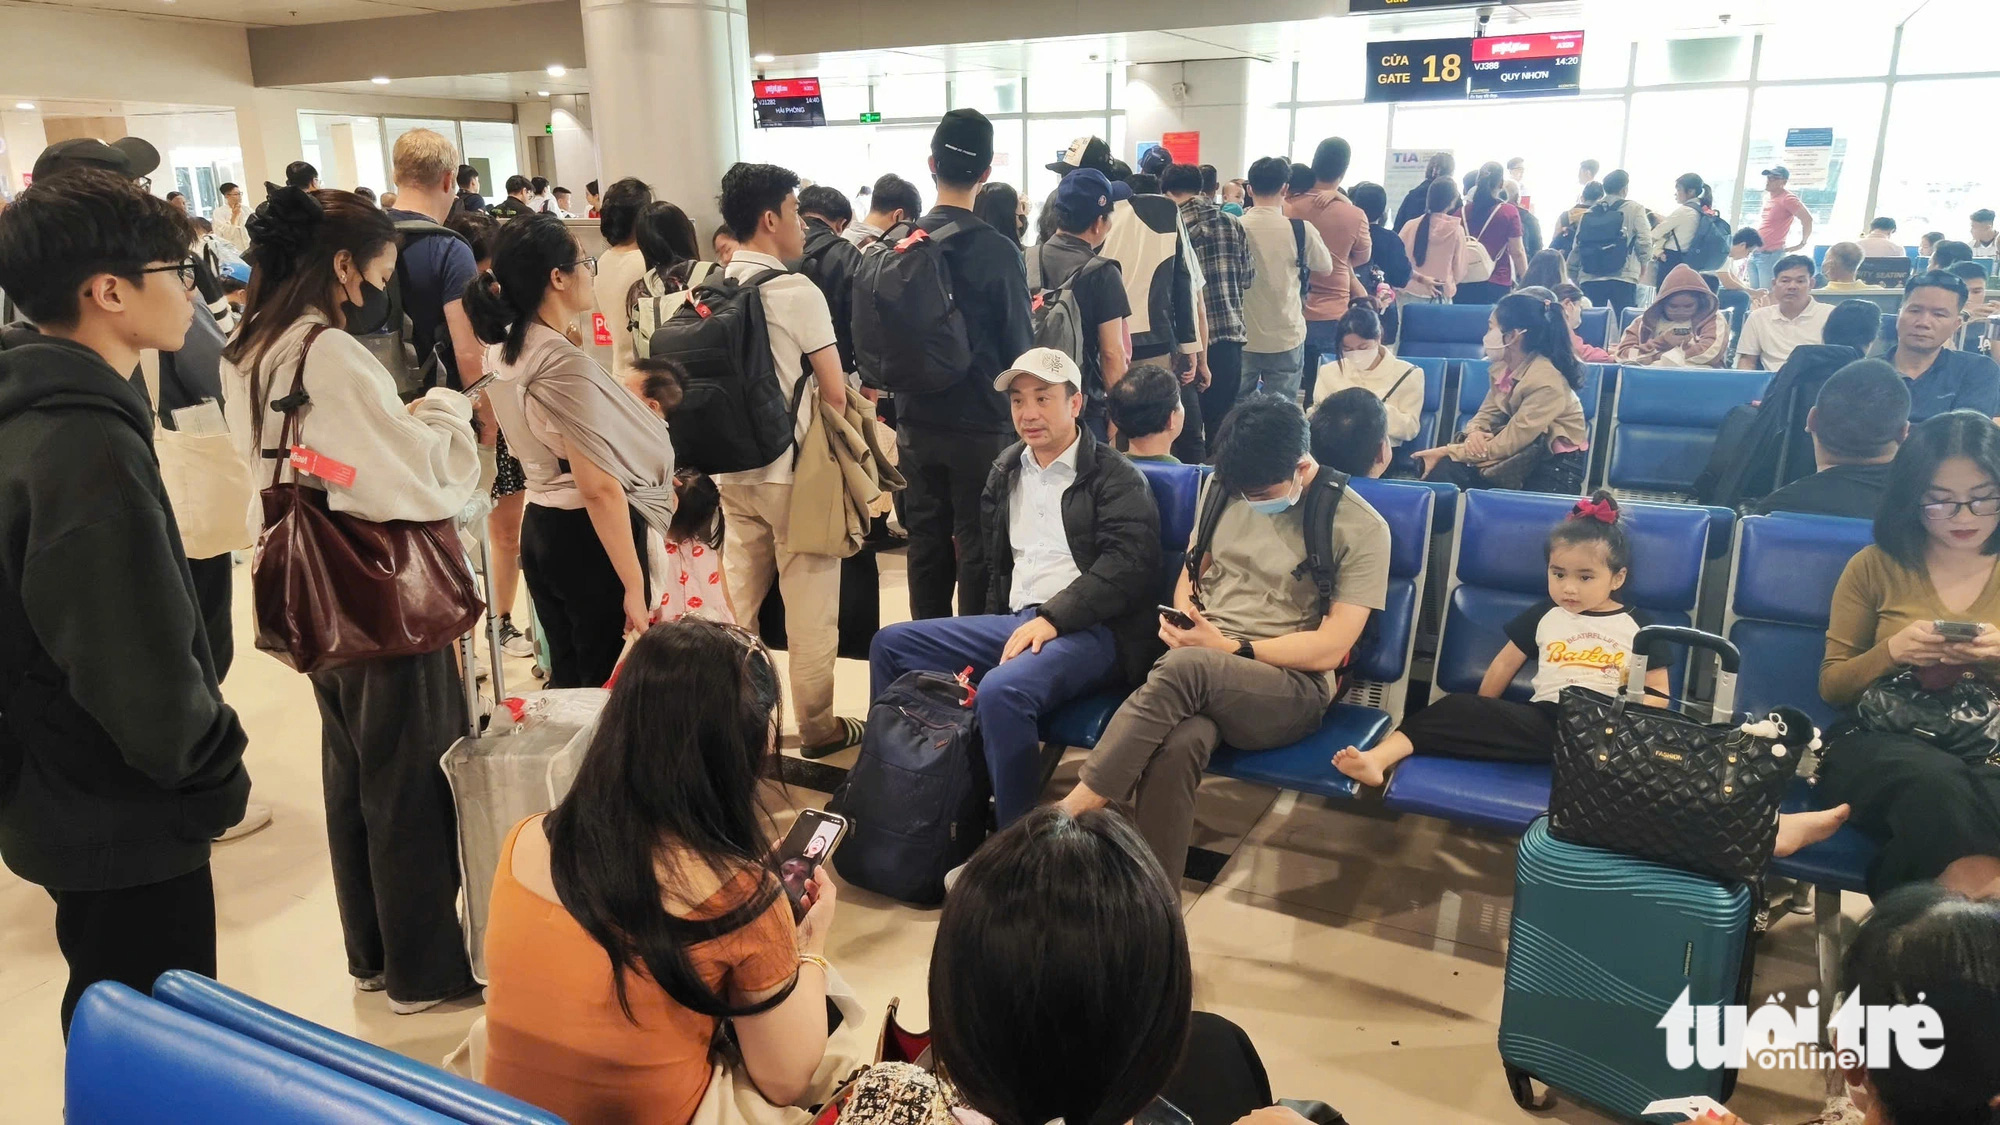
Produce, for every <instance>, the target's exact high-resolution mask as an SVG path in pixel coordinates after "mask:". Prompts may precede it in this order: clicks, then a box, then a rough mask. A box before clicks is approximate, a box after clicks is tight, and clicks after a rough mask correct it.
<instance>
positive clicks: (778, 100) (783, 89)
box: [750, 78, 826, 129]
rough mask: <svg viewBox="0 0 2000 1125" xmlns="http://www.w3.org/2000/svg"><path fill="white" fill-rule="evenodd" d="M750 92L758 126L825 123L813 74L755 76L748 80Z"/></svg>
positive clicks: (823, 110)
mask: <svg viewBox="0 0 2000 1125" xmlns="http://www.w3.org/2000/svg"><path fill="white" fill-rule="evenodd" d="M750 92H751V96H752V98H753V99H754V100H755V102H756V105H757V118H756V122H757V128H759V129H773V128H784V127H791V126H799V127H803V126H808V125H824V124H826V103H825V102H824V101H821V100H820V95H819V79H817V78H769V79H766V78H759V79H756V80H754V81H752V82H751V83H750Z"/></svg>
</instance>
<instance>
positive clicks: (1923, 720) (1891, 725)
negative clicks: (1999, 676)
mask: <svg viewBox="0 0 2000 1125" xmlns="http://www.w3.org/2000/svg"><path fill="white" fill-rule="evenodd" d="M1940 671H1942V672H1943V675H1944V676H1946V677H1949V678H1948V679H1946V680H1945V682H1944V683H1942V684H1939V685H1937V686H1935V687H1933V686H1932V685H1931V682H1930V681H1934V680H1936V679H1938V678H1940V677H1939V675H1938V673H1939V672H1940ZM1854 712H1855V717H1856V718H1858V719H1859V720H1860V721H1861V725H1862V726H1863V727H1864V728H1866V729H1868V730H1873V731H1882V732H1885V733H1888V734H1907V735H1911V736H1913V737H1916V738H1921V739H1923V740H1924V741H1926V742H1928V743H1930V744H1931V745H1932V746H1935V747H1937V748H1938V749H1940V750H1943V751H1946V752H1947V753H1951V754H1955V755H1957V756H1958V757H1961V758H1964V759H1965V760H1966V761H1969V762H1994V763H1996V764H2000V692H1996V691H1994V689H1993V687H1992V685H1990V684H1987V683H1986V682H1985V681H1983V680H1980V679H1978V678H1977V677H1976V676H1975V674H1974V673H1973V671H1972V670H1971V669H1964V670H1961V671H1958V672H1957V673H1956V674H1953V670H1952V669H1942V670H1940V669H1935V668H1925V669H1917V668H1901V669H1898V670H1896V671H1894V672H1891V673H1889V674H1888V675H1886V676H1883V677H1882V678H1881V679H1879V680H1876V681H1875V682H1874V683H1872V684H1869V685H1868V690H1866V691H1864V692H1862V693H1861V699H1860V701H1859V702H1858V703H1856V704H1855V707H1854Z"/></svg>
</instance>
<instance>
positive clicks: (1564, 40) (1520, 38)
mask: <svg viewBox="0 0 2000 1125" xmlns="http://www.w3.org/2000/svg"><path fill="white" fill-rule="evenodd" d="M1582 53H1583V32H1581V31H1563V32H1557V33H1555V34H1553V35H1491V36H1488V37H1486V38H1484V39H1474V40H1473V41H1472V61H1473V62H1492V61H1494V60H1495V59H1498V60H1502V61H1505V60H1507V59H1553V58H1560V57H1562V56H1564V55H1581V54H1582Z"/></svg>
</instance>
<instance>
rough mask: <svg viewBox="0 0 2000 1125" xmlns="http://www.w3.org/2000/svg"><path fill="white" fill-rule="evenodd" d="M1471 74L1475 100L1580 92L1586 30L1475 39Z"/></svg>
mask: <svg viewBox="0 0 2000 1125" xmlns="http://www.w3.org/2000/svg"><path fill="white" fill-rule="evenodd" d="M1468 76H1469V85H1468V87H1467V89H1466V94H1465V96H1466V97H1467V98H1470V99H1472V100H1474V101H1484V100H1487V99H1492V98H1540V97H1547V96H1549V95H1551V94H1574V93H1576V92H1577V89H1578V86H1579V81H1580V79H1581V78H1582V77H1583V32H1581V31H1561V32H1554V33H1537V34H1532V35H1490V36H1487V37H1485V38H1482V39H1475V40H1473V41H1472V65H1471V67H1469V68H1468Z"/></svg>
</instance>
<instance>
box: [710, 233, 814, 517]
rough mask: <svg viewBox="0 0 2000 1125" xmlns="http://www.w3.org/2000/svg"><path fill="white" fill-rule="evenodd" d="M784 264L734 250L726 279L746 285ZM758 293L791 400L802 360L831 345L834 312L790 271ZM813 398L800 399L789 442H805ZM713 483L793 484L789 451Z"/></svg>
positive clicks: (776, 364) (720, 475)
mask: <svg viewBox="0 0 2000 1125" xmlns="http://www.w3.org/2000/svg"><path fill="white" fill-rule="evenodd" d="M784 268H785V263H783V262H781V261H779V260H778V259H776V258H773V257H771V256H770V255H769V254H760V253H758V252H757V251H755V250H750V249H747V248H738V249H737V251H736V254H735V256H734V257H732V258H730V260H729V269H728V271H727V273H725V274H724V276H726V277H732V278H735V279H736V280H738V281H748V280H750V279H751V278H753V277H756V276H757V275H758V274H760V273H763V272H764V271H765V270H782V269H784ZM757 294H758V296H759V297H761V298H762V299H763V301H764V325H765V330H766V331H767V332H768V333H769V334H770V337H771V363H772V365H773V367H774V369H775V370H776V371H777V374H778V386H779V388H780V389H782V390H783V391H784V392H785V401H786V402H790V401H791V399H792V392H793V391H794V390H795V389H797V387H798V385H799V380H800V379H802V378H805V377H806V376H807V375H808V374H809V369H808V368H807V366H806V364H805V357H806V356H809V355H811V354H812V353H814V352H816V351H818V350H820V349H821V348H830V347H832V346H833V314H832V313H831V312H829V311H827V307H826V295H825V294H823V293H821V292H820V291H819V286H817V285H814V284H813V283H812V279H811V278H809V277H806V276H805V275H804V274H796V273H788V274H787V275H786V276H784V277H774V278H772V279H771V280H769V281H767V282H765V283H764V284H763V285H762V286H761V287H759V288H758V290H757ZM815 397H816V396H815V395H813V394H812V392H810V391H808V392H807V393H806V394H805V395H803V396H801V397H800V399H799V410H798V417H797V425H796V428H795V429H794V430H793V431H792V440H793V441H804V440H805V436H806V429H807V427H808V424H809V423H810V422H811V421H812V414H811V413H809V412H810V411H812V410H816V409H818V407H817V406H815V405H814V401H813V400H814V398H815ZM715 483H717V484H790V483H792V450H790V449H787V450H785V451H784V452H783V453H780V454H779V455H778V459H777V460H776V461H773V462H771V463H770V464H768V465H766V466H764V467H763V468H761V469H746V470H744V471H743V472H740V473H717V474H715Z"/></svg>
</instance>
